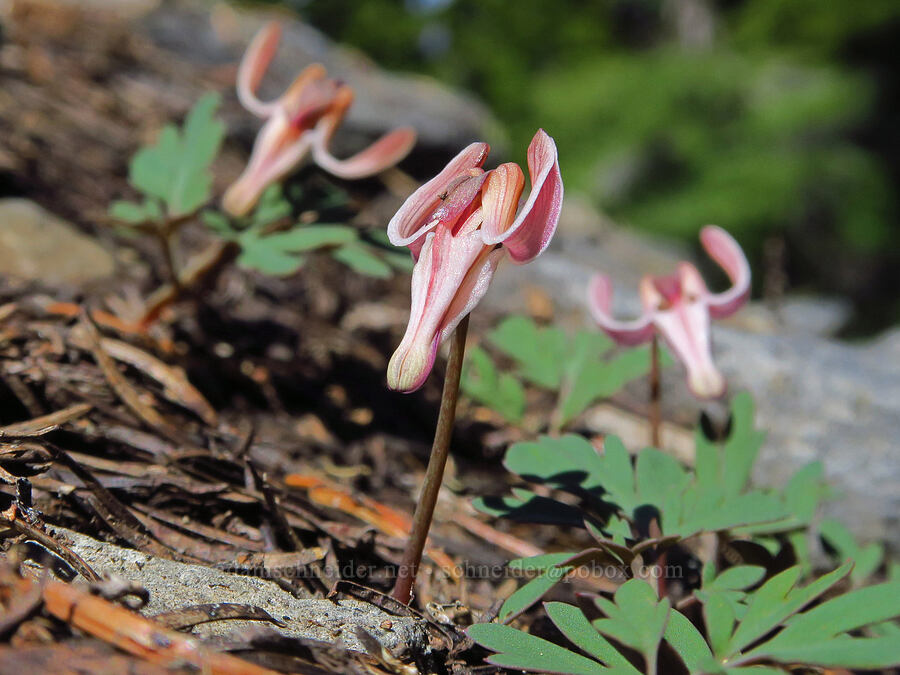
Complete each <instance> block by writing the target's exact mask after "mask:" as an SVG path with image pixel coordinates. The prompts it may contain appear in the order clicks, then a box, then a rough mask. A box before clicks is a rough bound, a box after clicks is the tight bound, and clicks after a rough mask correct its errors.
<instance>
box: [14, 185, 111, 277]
mask: <svg viewBox="0 0 900 675" xmlns="http://www.w3.org/2000/svg"><path fill="white" fill-rule="evenodd" d="M114 269H115V263H114V260H113V256H112V255H111V254H110V253H109V252H108V251H106V249H104V248H103V247H102V246H100V244H98V243H97V242H96V240H94V239H92V238H91V237H89V236H87V235H85V234H83V233H81V232H79V231H78V230H77V229H76V228H75V227H74V226H73V225H71V224H69V223H67V222H65V221H64V220H62V219H60V218H58V217H56V216H55V215H53V214H52V213H49V212H48V211H46V210H44V209H43V208H42V207H40V206H38V205H37V204H35V203H34V202H31V201H28V200H27V199H0V270H2V274H3V275H4V276H8V277H14V278H16V279H19V280H21V281H26V282H37V283H40V284H43V285H47V286H63V285H69V284H71V285H83V284H86V283H89V282H93V281H98V280H100V279H104V278H106V277H109V276H110V275H112V273H113V271H114Z"/></svg>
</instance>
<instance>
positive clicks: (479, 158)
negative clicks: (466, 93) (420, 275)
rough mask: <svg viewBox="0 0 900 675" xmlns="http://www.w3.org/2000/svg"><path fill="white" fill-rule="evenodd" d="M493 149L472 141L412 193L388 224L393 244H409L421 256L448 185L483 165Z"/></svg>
mask: <svg viewBox="0 0 900 675" xmlns="http://www.w3.org/2000/svg"><path fill="white" fill-rule="evenodd" d="M490 150H491V146H489V145H488V144H487V143H472V144H471V145H469V146H468V147H466V148H464V149H463V150H462V152H460V153H459V154H458V155H456V157H454V158H453V159H452V160H450V163H449V164H447V166H446V167H444V169H443V171H441V172H440V173H439V174H438V175H437V176H435V177H434V178H432V179H431V180H430V181H428V182H427V183H425V184H424V185H422V186H421V187H419V188H418V189H417V190H416V191H415V192H413V193H412V194H411V195H410V196H409V197H408V198H407V199H406V201H405V202H403V206H401V207H400V209H399V210H398V211H397V213H396V214H394V217H393V218H391V221H390V222H389V223H388V226H387V234H388V238H389V239H390V241H391V243H392V244H393V245H394V246H407V247H409V249H410V251H411V252H412V254H413V257H414V258H416V259H418V257H419V251H420V249H421V248H422V244H423V243H424V240H423V239H422V238H423V237H424V236H425V234H426V233H427V232H429V231H430V230H432V229H434V228H435V226H436V225H437V222H429V217H430V216H431V214H432V213H433V212H434V210H435V209H436V208H437V207H438V206H440V203H441V198H442V196H443V197H446V191H447V189H448V187H450V186H451V185H452V184H453V182H454V181H455V180H458V179H459V178H460V177H461V176H463V175H465V174H467V173H468V172H469V171H470V170H471V169H476V168H481V166H482V165H483V164H484V162H485V160H486V159H487V156H488V153H489V152H490Z"/></svg>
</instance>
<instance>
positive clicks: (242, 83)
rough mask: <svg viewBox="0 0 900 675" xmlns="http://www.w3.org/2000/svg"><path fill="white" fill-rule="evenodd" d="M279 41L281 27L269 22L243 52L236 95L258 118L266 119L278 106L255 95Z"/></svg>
mask: <svg viewBox="0 0 900 675" xmlns="http://www.w3.org/2000/svg"><path fill="white" fill-rule="evenodd" d="M280 40H281V26H280V25H279V24H278V23H277V22H275V21H271V22H269V23H268V24H266V25H265V26H263V27H262V28H261V29H260V31H259V32H258V33H257V34H256V36H254V38H253V40H252V41H251V42H250V46H249V47H247V51H246V52H244V56H243V58H242V59H241V65H240V67H239V68H238V75H237V95H238V100H239V101H240V102H241V105H242V106H244V107H245V108H246V109H247V110H249V111H250V112H252V113H253V114H254V115H256V116H258V117H268V116H269V115H271V114H272V111H273V110H274V108H275V107H276V106H277V105H278V102H277V101H272V102H269V103H265V102H263V101H261V100H259V98H258V97H257V95H256V90H257V89H258V88H259V83H260V82H261V81H262V78H263V76H264V75H265V74H266V70H268V68H269V64H270V63H271V62H272V58H273V57H274V56H275V51H276V50H277V49H278V43H279V41H280Z"/></svg>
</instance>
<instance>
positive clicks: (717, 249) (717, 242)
mask: <svg viewBox="0 0 900 675" xmlns="http://www.w3.org/2000/svg"><path fill="white" fill-rule="evenodd" d="M700 242H701V243H702V244H703V248H704V249H705V250H706V252H707V253H708V254H709V256H710V257H711V258H712V259H713V260H715V261H716V262H717V263H719V265H720V266H721V267H722V269H724V270H725V273H726V274H727V275H728V278H729V279H731V288H729V289H728V290H727V291H723V292H722V293H710V294H709V296H708V302H709V312H710V314H711V315H712V317H713V318H714V319H721V318H724V317H726V316H730V315H732V314H734V313H735V312H736V311H737V310H738V309H740V308H741V307H742V306H743V305H744V303H746V302H747V300H748V299H749V297H750V263H749V262H747V256H745V255H744V251H743V249H741V247H740V245H739V244H738V243H737V242H736V241H735V240H734V237H732V236H731V235H730V234H728V232H726V231H725V230H723V229H722V228H721V227H717V226H716V225H707V226H706V227H704V228H703V229H702V230H701V231H700Z"/></svg>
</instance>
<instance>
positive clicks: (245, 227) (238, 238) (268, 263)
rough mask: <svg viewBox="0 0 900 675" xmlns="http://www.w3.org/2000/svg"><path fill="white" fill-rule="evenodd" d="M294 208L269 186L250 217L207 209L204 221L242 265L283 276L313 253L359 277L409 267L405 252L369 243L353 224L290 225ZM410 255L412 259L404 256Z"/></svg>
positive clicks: (276, 187) (388, 273) (380, 275)
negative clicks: (232, 247)
mask: <svg viewBox="0 0 900 675" xmlns="http://www.w3.org/2000/svg"><path fill="white" fill-rule="evenodd" d="M291 213H292V207H291V204H290V203H289V202H288V201H287V200H286V199H285V197H284V195H283V193H282V189H281V187H280V186H279V185H272V186H270V187H269V188H268V189H267V190H266V191H265V193H263V196H262V197H261V198H260V201H259V204H258V205H257V207H256V208H255V209H254V211H253V213H252V214H251V215H250V217H249V218H247V219H243V220H239V221H233V220H231V219H229V218H228V217H227V216H225V215H224V214H222V213H219V212H217V211H206V212H204V214H203V221H204V222H205V223H206V225H207V226H208V227H209V228H210V229H211V230H213V231H214V232H216V234H218V235H219V236H220V237H222V238H223V239H227V240H229V241H234V242H236V243H237V244H238V245H239V246H240V247H241V254H240V256H239V257H238V259H237V263H238V265H240V266H241V267H243V268H245V269H252V270H257V271H259V272H262V273H263V274H271V275H275V276H283V275H288V274H293V273H294V272H296V271H297V270H299V269H300V268H301V267H303V264H304V263H305V262H306V258H307V255H306V254H309V253H311V252H314V251H319V250H327V251H329V252H330V253H331V256H332V257H333V258H334V259H335V260H338V261H340V262H341V263H343V264H344V265H346V266H347V267H349V268H350V269H352V270H353V271H354V272H357V273H358V274H363V275H366V276H371V277H376V278H381V279H384V278H387V277H390V276H391V274H392V268H398V269H404V266H403V263H401V262H400V261H399V260H398V258H399V257H400V256H402V255H403V254H401V253H399V252H397V251H394V250H388V249H387V248H386V246H385V245H384V244H382V243H381V242H380V241H369V240H366V239H364V238H363V237H361V236H360V233H359V231H358V230H357V229H356V228H354V227H351V226H349V225H335V224H313V225H301V224H294V225H293V226H291V227H290V229H287V230H285V229H283V227H282V225H289V224H290V218H291ZM404 257H408V256H404Z"/></svg>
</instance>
